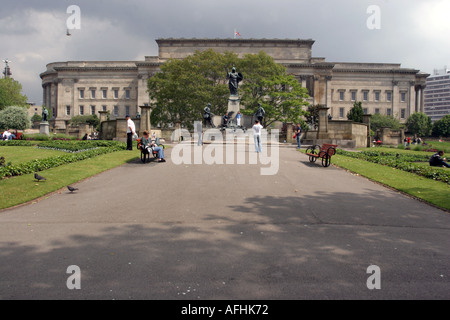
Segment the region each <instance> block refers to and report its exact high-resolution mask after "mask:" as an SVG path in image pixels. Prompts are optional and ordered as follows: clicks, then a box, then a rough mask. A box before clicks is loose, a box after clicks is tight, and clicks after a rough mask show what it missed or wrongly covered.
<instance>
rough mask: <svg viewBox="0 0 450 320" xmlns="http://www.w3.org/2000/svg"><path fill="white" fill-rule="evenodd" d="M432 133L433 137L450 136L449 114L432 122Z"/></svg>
mask: <svg viewBox="0 0 450 320" xmlns="http://www.w3.org/2000/svg"><path fill="white" fill-rule="evenodd" d="M432 133H433V136H434V137H450V114H448V115H446V116H444V117H443V118H442V119H441V120H438V121H436V122H435V123H434V124H433V129H432Z"/></svg>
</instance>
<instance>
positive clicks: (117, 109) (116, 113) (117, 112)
mask: <svg viewBox="0 0 450 320" xmlns="http://www.w3.org/2000/svg"><path fill="white" fill-rule="evenodd" d="M114 116H115V117H118V116H119V106H114Z"/></svg>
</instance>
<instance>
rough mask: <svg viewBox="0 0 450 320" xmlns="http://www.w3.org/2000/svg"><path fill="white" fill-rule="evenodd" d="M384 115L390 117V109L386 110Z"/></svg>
mask: <svg viewBox="0 0 450 320" xmlns="http://www.w3.org/2000/svg"><path fill="white" fill-rule="evenodd" d="M386 115H387V116H391V115H392V109H389V108H388V109H386Z"/></svg>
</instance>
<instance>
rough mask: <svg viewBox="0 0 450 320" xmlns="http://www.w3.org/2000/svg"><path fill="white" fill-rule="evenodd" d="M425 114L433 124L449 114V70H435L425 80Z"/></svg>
mask: <svg viewBox="0 0 450 320" xmlns="http://www.w3.org/2000/svg"><path fill="white" fill-rule="evenodd" d="M425 113H426V114H427V115H428V116H429V117H431V120H432V121H433V122H435V121H438V120H440V119H442V118H443V117H444V116H446V115H448V114H450V70H448V69H444V70H435V72H434V74H433V75H432V76H430V77H429V78H428V79H427V88H426V89H425Z"/></svg>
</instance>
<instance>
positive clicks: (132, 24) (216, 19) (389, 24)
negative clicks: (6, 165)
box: [0, 0, 450, 104]
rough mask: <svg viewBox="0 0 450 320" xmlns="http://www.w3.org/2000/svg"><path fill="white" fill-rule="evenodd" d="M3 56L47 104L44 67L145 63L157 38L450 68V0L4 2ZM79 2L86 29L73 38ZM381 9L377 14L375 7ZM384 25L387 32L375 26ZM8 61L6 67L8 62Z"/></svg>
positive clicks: (27, 89) (31, 94)
mask: <svg viewBox="0 0 450 320" xmlns="http://www.w3.org/2000/svg"><path fill="white" fill-rule="evenodd" d="M0 5H1V6H0V8H1V9H0V10H1V11H0V58H1V59H2V60H3V59H9V60H11V61H12V62H11V63H10V66H11V71H12V73H13V78H15V79H16V80H18V81H19V82H20V83H21V84H22V86H23V93H24V94H26V95H27V96H28V98H29V101H31V102H35V103H37V104H41V103H42V87H41V79H40V78H39V74H40V73H42V72H44V71H45V70H46V64H48V63H50V62H56V61H70V60H143V59H144V56H149V55H157V53H158V52H157V45H156V42H155V39H157V38H170V37H172V38H181V37H184V38H232V37H233V35H234V29H237V31H238V32H239V33H240V34H241V36H242V38H280V39H284V38H290V39H313V40H315V41H316V42H315V44H314V46H313V56H315V57H325V58H326V61H329V62H386V63H401V64H402V66H403V67H407V68H415V69H419V70H421V71H424V72H428V73H433V70H434V69H443V68H444V66H448V67H449V68H450V41H449V36H450V19H449V18H448V14H449V13H450V0H315V1H312V0H308V1H306V0H240V1H224V0H146V1H144V0H127V1H124V0H79V1H76V0H69V1H67V0H15V1H11V0H0ZM70 5H77V6H78V7H79V8H80V9H81V20H80V27H81V29H79V30H72V31H71V33H72V36H70V37H68V36H66V30H67V20H68V18H69V17H70V16H71V14H68V13H67V8H68V7H69V6H70ZM371 6H377V7H376V8H379V13H380V15H379V17H380V19H379V20H377V19H376V18H377V16H376V12H375V11H373V10H369V13H368V9H371V8H373V7H371ZM368 25H369V26H373V27H379V29H376V28H375V29H373V27H371V28H369V27H368ZM3 67H4V65H2V69H3Z"/></svg>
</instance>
